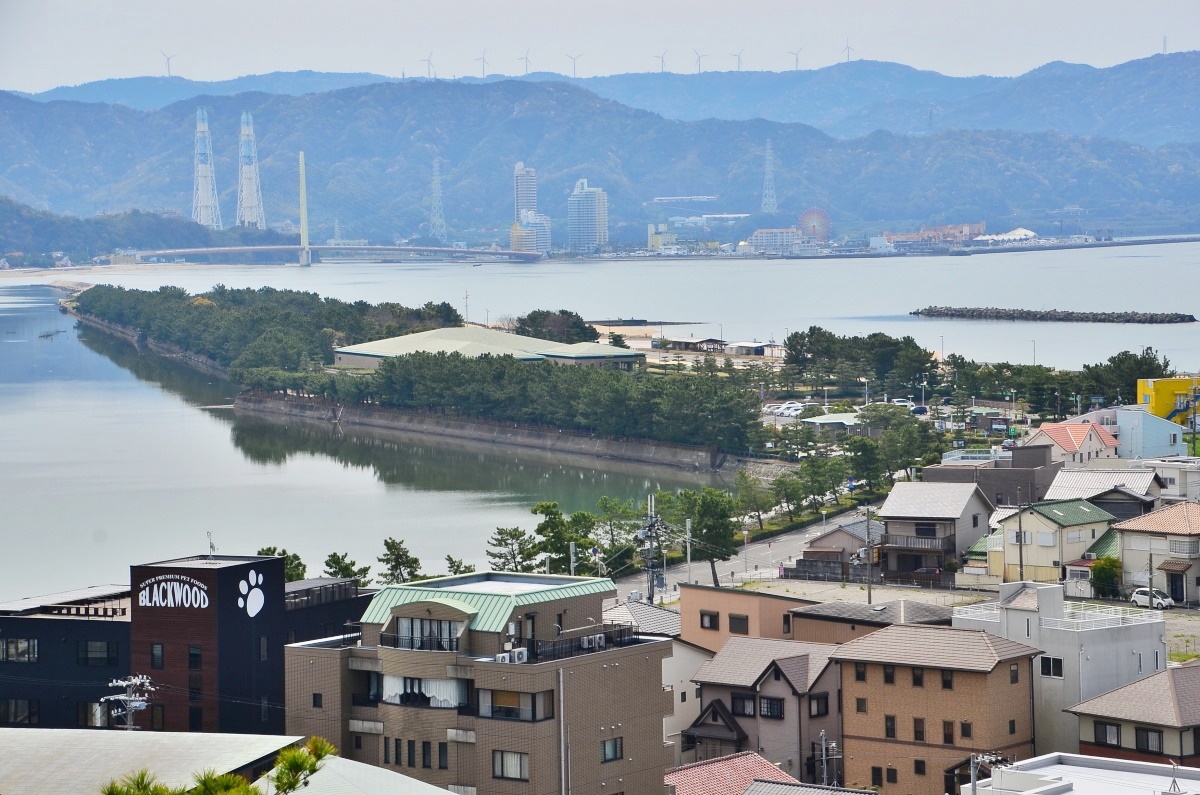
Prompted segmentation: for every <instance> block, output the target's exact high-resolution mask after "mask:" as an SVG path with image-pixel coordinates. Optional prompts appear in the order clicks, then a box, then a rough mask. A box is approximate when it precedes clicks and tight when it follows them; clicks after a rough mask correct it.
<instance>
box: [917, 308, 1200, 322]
mask: <svg viewBox="0 0 1200 795" xmlns="http://www.w3.org/2000/svg"><path fill="white" fill-rule="evenodd" d="M909 314H910V315H918V316H920V317H944V318H955V319H958V320H1025V321H1035V322H1041V323H1143V324H1149V325H1161V324H1168V323H1195V322H1196V316H1195V315H1188V314H1184V313H1182V312H1070V311H1066V310H1062V309H1000V308H997V307H994V306H987V307H969V306H966V307H964V306H927V307H925V308H924V309H918V310H916V311H914V312H910V313H909Z"/></svg>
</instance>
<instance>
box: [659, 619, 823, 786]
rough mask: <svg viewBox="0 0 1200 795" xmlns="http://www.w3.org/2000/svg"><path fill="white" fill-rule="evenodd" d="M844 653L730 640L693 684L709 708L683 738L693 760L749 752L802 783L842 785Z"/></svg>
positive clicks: (809, 645) (754, 640)
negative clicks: (839, 660)
mask: <svg viewBox="0 0 1200 795" xmlns="http://www.w3.org/2000/svg"><path fill="white" fill-rule="evenodd" d="M836 649H837V646H836V645H834V644H832V643H800V642H797V641H790V640H767V639H763V638H730V639H729V641H728V642H727V643H726V644H725V645H724V646H723V647H722V648H721V650H720V651H719V652H717V655H716V656H715V657H713V658H712V660H710V661H709V662H707V663H705V664H704V665H703V666H701V667H700V670H698V671H697V672H696V674H695V676H694V677H693V681H695V682H696V684H698V685H700V696H701V702H702V706H701V709H700V715H699V717H697V718H696V720H695V721H694V722H693V723H692V725H691V726H689V727H688V728H687V729H686V730H685V731H684V733H683V738H682V740H681V745H682V747H683V748H684V758H685V761H692V760H695V761H700V760H705V759H713V758H716V757H722V756H726V755H728V754H733V753H737V752H740V751H747V750H749V751H757V752H758V753H759V754H761V755H762V756H764V757H765V758H766V759H767V760H768V761H770V762H771V763H773V764H774V765H775V766H776V767H777V768H778V769H779V770H782V771H783V772H785V773H787V774H789V775H791V776H794V777H796V778H797V779H798V780H800V781H808V782H819V781H822V780H825V781H832V780H835V779H838V780H840V779H841V770H840V765H839V764H838V760H837V758H836V755H835V754H833V753H832V750H831V749H833V748H834V747H836V744H837V743H838V740H839V737H838V734H839V725H840V715H839V712H838V700H837V699H838V681H839V680H838V666H837V664H836V663H833V662H831V661H830V659H829V657H830V655H831V654H832V653H833V652H834V651H835V650H836ZM822 743H824V746H823V745H822ZM823 748H824V753H822V750H823Z"/></svg>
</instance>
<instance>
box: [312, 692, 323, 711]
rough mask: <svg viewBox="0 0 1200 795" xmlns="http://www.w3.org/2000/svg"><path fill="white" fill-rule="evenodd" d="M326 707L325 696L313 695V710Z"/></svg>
mask: <svg viewBox="0 0 1200 795" xmlns="http://www.w3.org/2000/svg"><path fill="white" fill-rule="evenodd" d="M324 706H325V696H324V695H323V694H321V693H313V709H321V708H322V707H324Z"/></svg>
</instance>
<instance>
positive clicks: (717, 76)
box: [24, 52, 1200, 146]
mask: <svg viewBox="0 0 1200 795" xmlns="http://www.w3.org/2000/svg"><path fill="white" fill-rule="evenodd" d="M407 79H408V80H409V81H412V82H426V81H425V78H407ZM396 80H397V78H393V77H386V76H384V75H377V74H370V73H324V72H274V73H271V74H265V75H249V76H245V77H239V78H235V79H232V80H224V81H218V82H198V81H192V80H187V79H185V78H182V77H170V78H167V77H135V78H123V79H113V80H101V81H97V82H93V83H85V84H83V85H79V86H68V87H59V88H54V89H51V90H49V91H44V92H41V93H39V94H27V95H24V96H26V97H28V98H31V99H36V100H39V101H55V100H71V101H81V102H103V103H106V104H122V105H125V106H127V107H131V108H134V109H139V110H155V109H159V108H163V107H166V106H167V105H170V104H172V103H174V102H179V101H183V100H187V99H191V98H192V97H196V96H202V95H203V96H230V95H234V94H240V93H246V92H264V93H269V94H287V95H295V96H298V95H302V94H309V93H317V92H324V91H332V90H337V89H341V88H350V87H355V86H362V85H369V84H372V83H381V82H394V81H396ZM503 80H528V81H534V82H566V83H572V84H574V85H577V86H582V87H584V88H586V89H588V90H589V91H592V92H593V93H595V94H597V95H598V96H600V97H603V98H605V99H611V100H615V101H617V102H619V103H621V104H623V105H627V106H629V107H632V108H639V109H642V110H649V111H653V112H655V113H658V114H660V115H662V116H664V117H666V118H669V119H678V120H681V121H699V120H702V119H710V118H711V119H726V120H733V121H737V120H750V119H766V120H769V121H778V122H800V123H803V124H808V125H811V126H813V127H816V128H818V129H820V130H822V131H824V132H826V133H828V134H830V135H833V136H835V137H842V138H854V137H858V136H862V135H867V134H869V133H872V132H874V131H876V130H886V131H889V132H895V133H928V132H931V131H938V130H946V129H971V130H991V129H1004V130H1018V131H1023V132H1041V131H1047V130H1054V131H1056V132H1060V133H1063V134H1065V135H1072V136H1094V135H1099V136H1104V137H1110V138H1120V139H1123V140H1127V141H1130V142H1133V143H1138V144H1142V145H1144V146H1158V145H1160V144H1163V143H1168V142H1200V53H1198V52H1179V53H1170V54H1164V55H1154V56H1151V57H1149V58H1143V59H1139V60H1135V61H1129V62H1127V63H1122V64H1117V65H1116V66H1111V67H1106V68H1094V67H1091V66H1086V65H1081V64H1068V63H1062V62H1055V63H1050V64H1046V65H1044V66H1041V67H1039V68H1037V69H1034V70H1032V71H1030V72H1028V73H1026V74H1023V75H1020V76H1019V77H1012V78H1008V77H988V76H976V77H951V76H947V75H943V74H939V73H937V72H931V71H922V70H918V69H914V68H912V67H909V66H905V65H903V64H897V63H887V62H880V61H850V62H847V63H838V64H834V65H832V66H827V67H824V68H821V69H815V70H796V71H788V72H749V71H748V72H703V73H700V74H679V73H673V72H647V73H640V74H622V75H611V76H605V77H589V78H579V79H573V78H570V77H565V76H563V75H559V74H556V73H551V72H538V73H533V74H530V75H527V76H522V77H516V78H510V77H503V76H490V77H488V78H485V79H481V78H460V79H459V81H458V82H467V83H476V82H498V81H503ZM442 82H445V81H442Z"/></svg>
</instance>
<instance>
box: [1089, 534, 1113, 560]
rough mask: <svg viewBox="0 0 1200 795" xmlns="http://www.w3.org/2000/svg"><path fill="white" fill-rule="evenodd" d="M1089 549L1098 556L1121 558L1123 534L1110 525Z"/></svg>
mask: <svg viewBox="0 0 1200 795" xmlns="http://www.w3.org/2000/svg"><path fill="white" fill-rule="evenodd" d="M1087 551H1088V552H1091V553H1093V554H1095V556H1096V557H1098V558H1119V557H1121V536H1120V535H1119V534H1118V533H1117V531H1116V530H1114V529H1112V528H1111V527H1110V528H1108V529H1107V530H1105V531H1104V535H1102V536H1100V537H1099V538H1097V539H1096V540H1095V542H1094V543H1093V544H1092V545H1091V546H1090V547H1088V548H1087Z"/></svg>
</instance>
